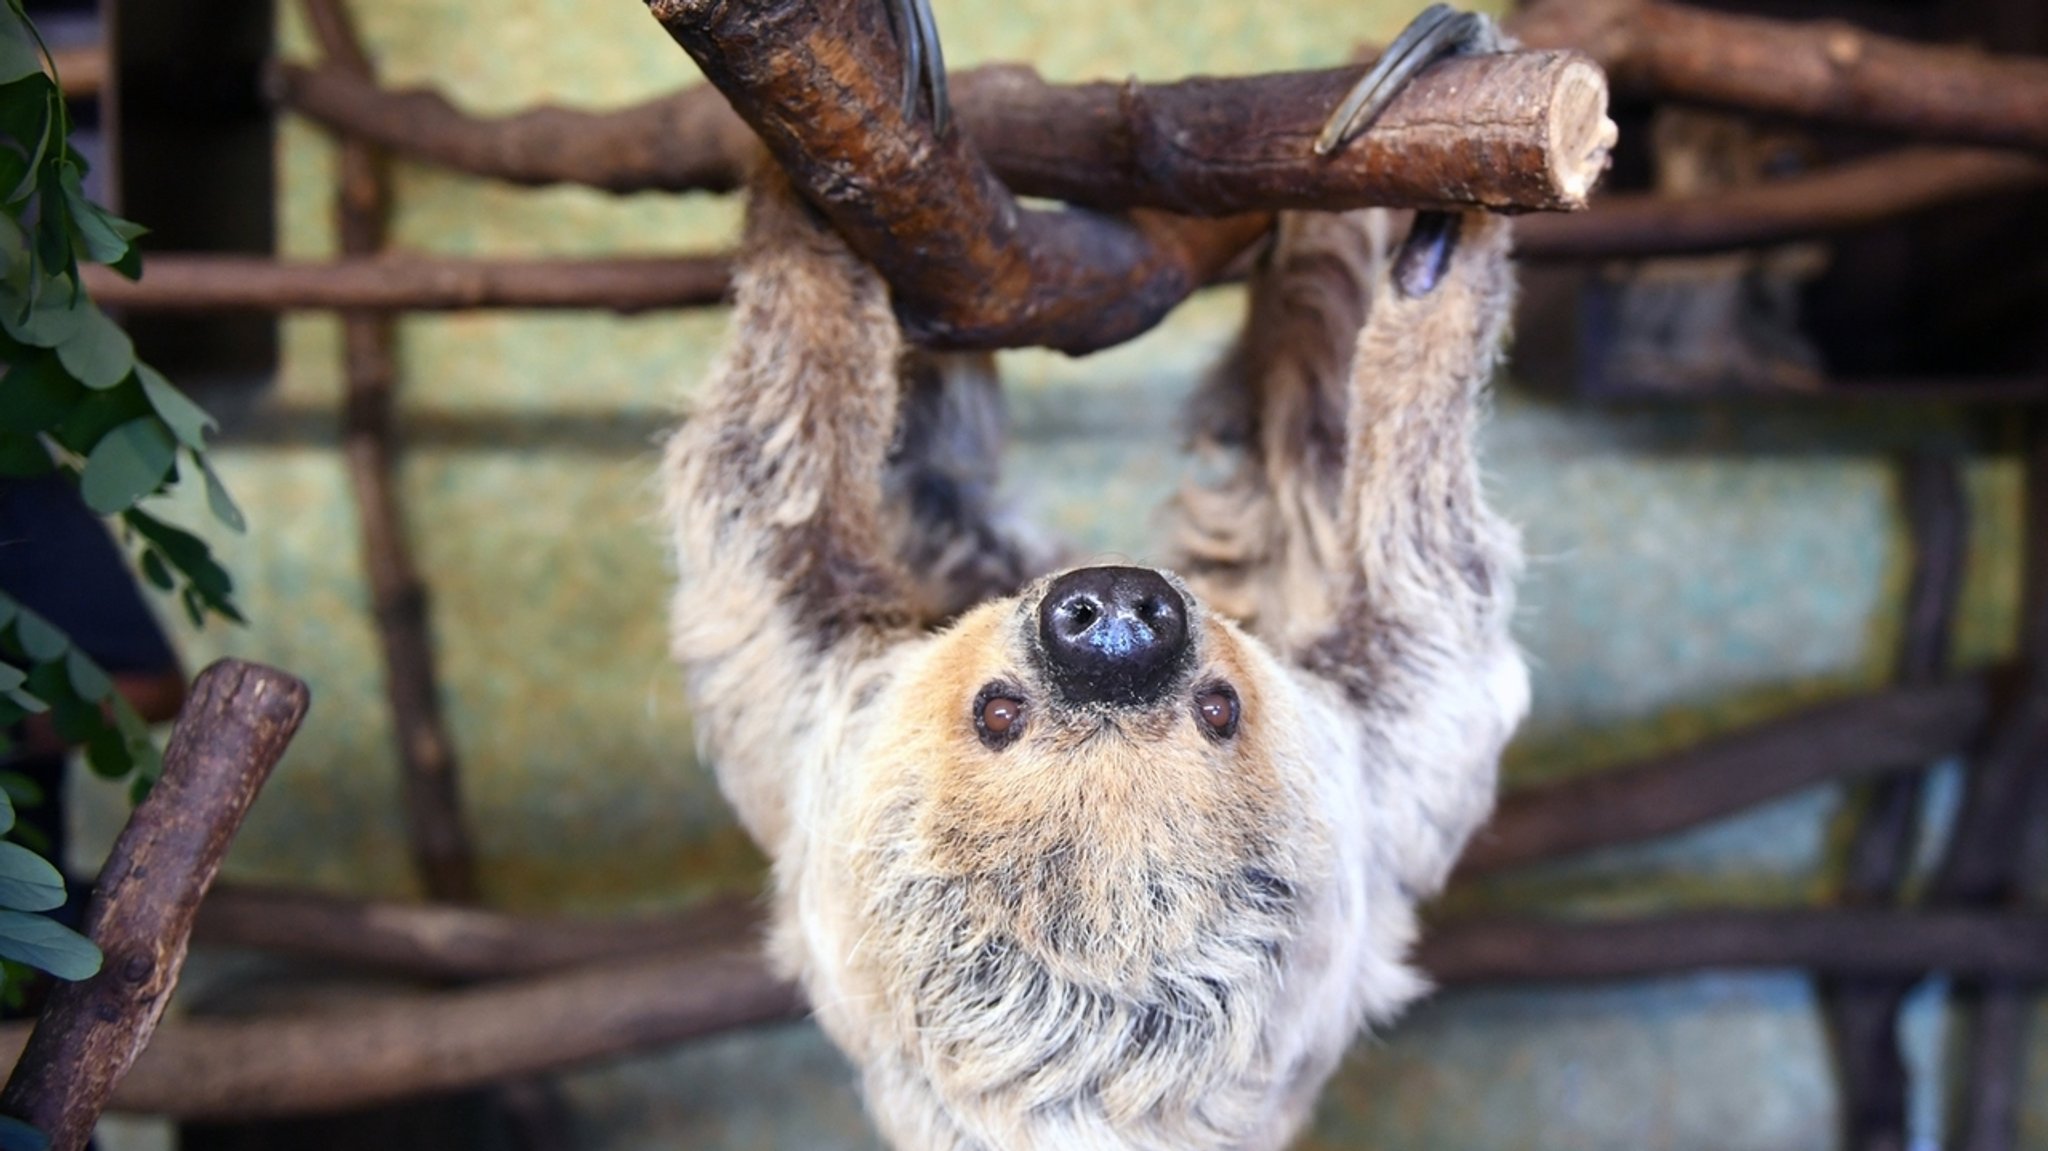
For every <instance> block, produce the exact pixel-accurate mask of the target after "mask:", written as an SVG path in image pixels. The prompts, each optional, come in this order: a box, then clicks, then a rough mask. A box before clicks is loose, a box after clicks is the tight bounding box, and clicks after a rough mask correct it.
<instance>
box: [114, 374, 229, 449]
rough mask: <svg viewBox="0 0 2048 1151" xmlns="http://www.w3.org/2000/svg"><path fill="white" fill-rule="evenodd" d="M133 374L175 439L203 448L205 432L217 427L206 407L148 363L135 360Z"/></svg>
mask: <svg viewBox="0 0 2048 1151" xmlns="http://www.w3.org/2000/svg"><path fill="white" fill-rule="evenodd" d="M135 375H136V377H137V378H138V379H140V380H141V381H142V392H143V394H144V395H146V396H148V397H149V406H150V407H152V408H155V409H156V414H157V415H160V416H162V417H163V418H164V423H166V424H168V425H170V428H171V431H172V432H173V433H174V434H176V435H177V437H178V442H179V443H182V444H184V445H185V446H186V447H188V448H191V449H192V450H193V451H195V452H200V451H205V450H206V433H208V432H210V431H214V430H216V429H218V428H219V427H220V425H219V424H218V423H216V422H215V421H214V418H213V417H212V416H210V415H207V414H206V409H205V408H202V407H200V406H199V405H198V404H195V403H193V402H192V401H191V400H190V399H188V398H187V397H186V395H185V393H183V392H181V391H179V390H178V389H177V387H176V386H175V385H173V384H172V383H171V381H169V380H167V379H165V378H164V377H163V373H162V372H159V371H157V370H156V369H155V368H152V367H150V366H149V365H148V364H144V363H137V364H136V365H135Z"/></svg>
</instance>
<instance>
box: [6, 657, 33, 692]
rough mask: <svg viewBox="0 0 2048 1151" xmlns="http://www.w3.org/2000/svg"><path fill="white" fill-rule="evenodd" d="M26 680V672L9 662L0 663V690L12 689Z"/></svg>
mask: <svg viewBox="0 0 2048 1151" xmlns="http://www.w3.org/2000/svg"><path fill="white" fill-rule="evenodd" d="M27 682H28V673H27V672H25V671H23V670H21V669H20V668H18V667H16V666H14V665H13V664H11V663H0V691H13V690H14V689H15V688H17V687H20V686H21V685H22V684H25V683H27Z"/></svg>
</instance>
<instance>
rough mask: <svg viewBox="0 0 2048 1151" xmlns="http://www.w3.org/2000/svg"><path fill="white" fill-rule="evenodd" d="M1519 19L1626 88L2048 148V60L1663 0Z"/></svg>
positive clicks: (1535, 12) (1550, 0) (1551, 10)
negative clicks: (1591, 59)
mask: <svg viewBox="0 0 2048 1151" xmlns="http://www.w3.org/2000/svg"><path fill="white" fill-rule="evenodd" d="M1512 28H1513V31H1514V33H1515V35H1516V36H1518V37H1520V38H1521V40H1522V42H1523V43H1525V44H1528V45H1530V46H1531V47H1546V48H1566V47H1569V48H1576V49H1578V50H1580V51H1582V52H1587V53H1590V54H1591V55H1592V56H1593V57H1594V59H1596V60H1598V61H1600V63H1601V64H1602V65H1603V66H1605V67H1606V69H1607V71H1608V74H1609V75H1610V76H1611V77H1612V78H1613V81H1614V85H1615V87H1616V88H1617V89H1620V90H1623V91H1628V92H1632V93H1640V94H1643V95H1646V96H1653V97H1657V98H1660V99H1671V100H1688V101H1694V102H1699V103H1705V104H1716V105H1721V106H1725V107H1730V108H1739V109H1742V110H1744V111H1749V112H1762V113H1766V114H1768V115H1773V116H1789V117H1794V118H1797V119H1801V120H1814V121H1820V122H1824V123H1832V124H1843V125H1847V126H1851V127H1856V128H1869V129H1877V130H1880V131H1887V132H1900V133H1904V134H1906V135H1910V136H1917V137H1922V138H1925V139H1933V140H1943V141H1948V142H1951V143H1958V144H1982V145H1988V146H1992V147H2015V148H2026V149H2029V150H2032V151H2043V150H2048V60H2042V59H2039V58H2033V57H2025V56H1998V55H1993V54H1991V53H1987V52H1980V51H1976V50H1974V49H1969V48H1956V47H1947V46H1941V45H1932V44H1920V43H1915V42H1913V41H1910V40H1900V39H1895V38H1893V37H1890V36H1880V35H1877V34H1875V33H1872V32H1866V31H1864V30H1862V29H1860V28H1856V27H1854V26H1852V25H1848V24H1844V23H1841V22H1839V21H1823V22H1814V23H1794V22H1789V21H1784V20H1769V19H1764V18H1760V17H1753V16H1736V15H1731V14H1727V13H1721V12H1708V11H1703V10H1701V9H1698V8H1691V7H1687V6H1684V5H1679V4H1666V3H1660V2H1658V0H1539V2H1538V3H1535V4H1532V5H1531V6H1530V7H1529V8H1528V9H1527V10H1525V11H1523V12H1522V13H1521V14H1519V15H1518V16H1516V17H1515V19H1514V20H1513V22H1512Z"/></svg>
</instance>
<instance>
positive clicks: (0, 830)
mask: <svg viewBox="0 0 2048 1151" xmlns="http://www.w3.org/2000/svg"><path fill="white" fill-rule="evenodd" d="M7 774H9V775H18V774H20V773H19V772H12V771H10V772H8V773H7ZM23 778H26V777H25V776H24V777H23ZM12 830H14V796H13V795H11V794H9V793H8V790H7V789H6V788H4V787H0V835H5V834H7V833H8V832H9V831H12Z"/></svg>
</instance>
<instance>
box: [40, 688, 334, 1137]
mask: <svg viewBox="0 0 2048 1151" xmlns="http://www.w3.org/2000/svg"><path fill="white" fill-rule="evenodd" d="M307 698H308V697H307V692H306V685H305V684H303V683H300V682H299V681H298V680H296V679H293V678H292V677H291V676H288V675H286V674H284V673H283V672H280V671H276V670H274V669H271V668H267V667H260V666H258V665H256V664H248V663H241V662H239V661H236V660H222V661H221V662H219V663H216V664H214V665H213V666H211V667H209V668H207V669H206V670H205V671H203V672H201V673H200V674H199V678H198V679H197V680H196V681H194V682H193V684H192V693H191V698H190V700H189V702H187V703H186V705H185V709H184V711H183V712H182V713H181V714H180V716H179V719H178V725H177V727H176V729H175V730H174V731H173V732H172V733H171V742H170V746H169V747H168V748H167V749H166V750H165V752H164V773H163V777H162V778H161V779H160V780H158V781H157V784H156V786H155V788H154V789H152V790H151V792H150V794H149V798H147V799H145V800H143V802H142V804H141V806H139V807H137V808H136V809H135V814H134V815H132V816H131V817H129V820H128V825H127V826H126V827H125V828H123V829H122V831H121V835H120V838H119V839H117V840H116V841H115V843H114V850H113V853H112V855H110V856H109V857H108V859H107V864H106V866H105V868H104V869H103V870H102V871H101V873H100V879H99V883H98V886H97V887H96V889H95V890H94V892H93V899H92V904H91V906H90V907H89V908H88V909H87V911H86V920H85V926H86V932H87V934H89V935H90V936H91V937H92V940H93V942H94V943H97V944H98V945H99V948H100V951H101V953H102V954H103V955H104V956H105V961H104V962H103V964H102V966H101V968H100V972H99V974H97V975H95V976H93V977H92V978H91V979H87V980H84V981H82V982H78V983H61V982H60V983H58V984H57V986H56V988H55V989H54V990H53V991H52V992H51V993H50V998H49V1001H48V1002H47V1004H46V1005H45V1006H44V1008H43V1012H42V1016H41V1018H39V1019H38V1020H37V1022H36V1025H35V1029H34V1032H33V1033H32V1034H31V1035H29V1036H28V1040H27V1046H26V1049H25V1050H24V1051H23V1052H22V1054H21V1057H20V1060H19V1062H18V1063H17V1064H16V1065H15V1067H14V1072H13V1074H12V1075H11V1076H10V1077H9V1078H8V1080H7V1087H6V1090H5V1092H4V1093H0V1110H4V1111H5V1112H6V1113H8V1114H10V1115H14V1116H18V1117H19V1118H21V1119H24V1120H26V1121H28V1122H29V1123H32V1124H34V1125H35V1126H37V1127H39V1128H41V1129H42V1131H43V1132H44V1133H45V1134H47V1135H48V1136H49V1137H50V1145H51V1147H52V1148H53V1149H54V1151H77V1149H78V1148H82V1147H84V1146H85V1144H86V1140H87V1139H88V1138H90V1137H91V1135H92V1129H93V1123H94V1122H95V1121H96V1120H97V1119H98V1118H99V1114H100V1110H101V1108H102V1107H104V1106H105V1105H106V1102H107V1098H108V1096H109V1095H110V1094H111V1093H113V1092H114V1091H115V1089H116V1085H117V1084H118V1083H120V1081H121V1079H122V1076H123V1075H125V1074H126V1073H127V1072H128V1070H129V1066H130V1065H131V1064H133V1063H134V1062H135V1060H136V1056H137V1054H138V1053H139V1052H141V1051H142V1050H143V1049H144V1048H145V1047H147V1046H148V1044H149V1042H150V1036H151V1034H152V1033H153V1032H155V1030H156V1025H157V1020H158V1019H159V1018H161V1017H162V1015H163V1010H164V1006H165V1004H166V1003H167V1002H168V1001H169V999H170V994H171V989H172V988H173V987H175V986H176V985H177V982H178V973H179V972H180V971H181V970H182V969H183V967H184V964H185V946H186V941H187V939H188V938H189V937H190V935H191V932H192V920H193V916H194V915H195V914H196V913H197V911H198V909H199V904H200V900H201V899H202V898H204V897H205V895H206V889H207V887H208V886H210V885H211V884H212V883H213V877H214V874H215V873H216V872H218V871H219V869H220V862H221V859H222V857H224V856H225V855H226V854H227V849H228V844H229V842H230V841H232V840H233V839H234V836H235V832H236V830H237V829H239V828H240V827H241V825H242V818H243V816H245V815H247V814H248V811H249V805H250V804H251V803H252V802H254V801H255V798H256V793H257V791H258V790H259V789H260V788H261V787H262V786H263V781H264V780H266V779H268V778H269V776H270V770H271V768H273V767H275V766H276V765H277V761H278V759H279V758H281V757H282V756H283V755H284V750H285V747H286V746H287V745H288V744H289V743H290V742H291V738H292V734H293V733H294V732H296V731H297V730H298V727H299V721H300V720H301V719H303V718H304V717H305V714H306V704H307ZM17 1039H18V1037H17Z"/></svg>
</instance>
